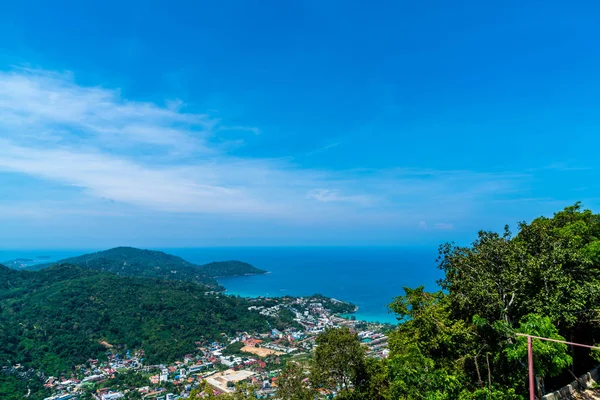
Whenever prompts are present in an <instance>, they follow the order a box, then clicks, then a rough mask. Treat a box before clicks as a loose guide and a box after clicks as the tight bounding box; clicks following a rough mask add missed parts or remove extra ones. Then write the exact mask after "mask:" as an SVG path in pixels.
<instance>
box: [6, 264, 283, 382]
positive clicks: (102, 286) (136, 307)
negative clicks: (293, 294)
mask: <svg viewBox="0 0 600 400" xmlns="http://www.w3.org/2000/svg"><path fill="white" fill-rule="evenodd" d="M252 304H254V305H255V304H256V301H254V302H253V303H252ZM249 305H250V303H249V300H246V299H242V298H238V297H232V296H223V295H218V294H217V295H215V294H207V292H206V287H204V286H201V285H197V284H194V283H189V282H180V281H161V280H156V279H150V278H136V277H122V276H117V275H113V274H108V273H103V272H98V271H92V270H86V269H83V268H80V267H77V266H72V265H67V264H63V265H57V266H53V267H50V268H46V269H43V270H41V271H37V272H29V271H15V270H11V269H9V268H6V267H0V366H1V365H12V364H16V363H21V364H24V365H26V366H30V367H34V368H36V369H40V370H42V371H44V372H46V373H49V374H55V373H58V372H59V371H66V370H69V369H70V368H72V367H73V366H74V365H76V364H78V363H81V362H84V361H86V360H87V359H89V358H96V357H98V356H99V355H101V354H102V353H103V352H104V351H105V350H106V348H105V347H104V346H103V345H102V344H101V343H100V342H101V341H106V342H108V343H110V344H112V345H114V346H116V347H117V348H121V349H137V348H143V349H144V350H145V353H146V357H147V361H148V362H159V361H168V360H171V359H173V358H175V357H180V356H181V355H183V354H185V353H187V352H191V351H193V350H194V347H195V346H194V342H195V341H198V340H202V339H215V338H219V337H221V336H220V335H221V333H226V334H233V333H235V332H236V331H240V330H245V331H266V330H268V329H269V326H268V325H267V321H269V323H270V324H271V326H273V327H279V328H284V327H285V326H287V323H284V322H282V321H280V320H278V319H277V318H272V317H265V316H262V315H260V314H258V313H253V312H251V311H248V306H249Z"/></svg>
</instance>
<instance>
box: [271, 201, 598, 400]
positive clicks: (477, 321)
mask: <svg viewBox="0 0 600 400" xmlns="http://www.w3.org/2000/svg"><path fill="white" fill-rule="evenodd" d="M439 267H440V268H441V269H442V270H443V271H444V275H445V276H444V278H443V279H442V280H441V281H440V285H441V287H442V291H439V292H435V293H429V292H426V291H425V290H424V288H423V287H420V288H413V289H411V288H405V289H404V291H405V294H404V295H403V296H400V297H398V298H396V299H395V300H394V302H393V303H392V304H391V305H390V308H391V310H392V311H393V312H395V313H396V314H397V316H398V321H399V324H398V327H397V328H396V330H395V331H394V332H393V333H391V334H390V337H389V346H390V355H389V358H388V359H387V360H384V361H376V360H370V359H368V358H366V357H365V355H364V351H363V350H362V348H361V346H360V345H359V344H358V340H357V339H356V338H355V337H354V338H353V337H352V333H351V332H348V331H346V330H332V331H328V332H326V333H325V334H324V335H322V336H320V337H319V339H318V344H319V346H318V347H317V350H316V353H315V357H314V362H313V364H312V365H311V367H310V380H309V381H308V382H309V383H310V384H309V383H307V382H305V381H304V380H300V379H297V378H296V379H293V382H294V385H296V386H298V387H302V388H303V390H309V389H310V388H311V387H315V388H321V389H326V390H327V391H329V392H334V391H335V392H336V393H337V397H336V398H340V399H364V400H372V399H404V400H417V399H428V400H429V399H431V400H453V399H459V400H484V399H485V400H515V399H523V398H525V395H526V394H527V387H526V384H527V378H526V377H527V348H526V339H525V338H524V337H521V336H518V335H517V333H524V334H531V335H536V336H542V337H548V338H553V339H558V340H564V338H569V341H574V342H579V343H585V344H594V343H597V342H599V341H600V340H599V339H600V329H599V321H600V318H598V317H599V315H598V311H597V308H596V305H597V304H598V302H599V300H600V215H598V214H593V213H592V212H591V211H588V210H585V211H582V210H581V208H580V205H579V204H576V205H574V206H572V207H568V208H566V209H565V210H563V211H561V212H559V213H557V214H555V215H554V217H553V218H546V217H540V218H537V219H535V220H534V221H532V222H531V223H530V224H527V223H521V224H520V225H519V232H518V234H517V235H515V236H513V235H512V234H511V233H510V231H509V230H508V228H506V229H505V231H504V233H503V234H501V235H500V234H497V233H493V232H480V233H479V236H478V238H477V240H476V241H475V242H474V243H473V244H472V246H469V247H459V246H453V245H451V244H446V245H443V246H441V248H440V258H439ZM533 353H534V360H535V375H536V377H535V378H536V379H535V381H536V390H537V395H538V396H539V397H541V395H542V394H543V393H545V392H547V391H549V390H553V389H556V388H558V387H560V386H562V385H564V384H565V383H567V382H569V381H571V380H572V379H573V378H572V374H577V375H579V374H582V373H583V372H585V371H587V370H589V369H591V368H592V367H593V366H595V361H594V360H593V358H592V357H591V356H590V354H589V351H582V350H578V349H574V350H573V349H570V348H568V347H567V346H565V345H563V344H560V343H551V342H544V341H540V340H538V339H533ZM285 393H291V392H290V391H289V390H286V391H285ZM316 393H317V392H315V393H313V395H314V396H315V397H314V398H317V397H318V396H319V395H317V394H316ZM282 395H283V394H282ZM282 395H280V398H281V399H285V400H295V399H298V400H300V399H302V400H304V399H305V398H313V397H310V396H311V395H308V397H294V395H287V396H285V397H281V396H282Z"/></svg>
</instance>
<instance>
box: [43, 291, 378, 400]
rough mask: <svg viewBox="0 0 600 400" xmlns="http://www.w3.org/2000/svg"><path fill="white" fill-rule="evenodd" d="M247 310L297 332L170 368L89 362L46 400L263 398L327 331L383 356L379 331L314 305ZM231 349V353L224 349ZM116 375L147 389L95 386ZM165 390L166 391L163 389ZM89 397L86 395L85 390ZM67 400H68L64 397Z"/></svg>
mask: <svg viewBox="0 0 600 400" xmlns="http://www.w3.org/2000/svg"><path fill="white" fill-rule="evenodd" d="M249 309H250V310H254V311H256V312H259V313H260V314H262V315H268V316H275V315H277V313H279V312H281V311H282V310H288V311H290V312H291V313H292V314H293V315H294V321H296V322H297V323H298V325H299V326H301V327H302V328H301V329H300V328H288V329H286V330H284V331H281V330H278V329H271V330H270V331H269V332H265V333H261V334H255V335H251V334H249V333H246V332H242V333H239V334H237V335H236V336H235V337H226V336H224V340H223V342H222V343H219V342H212V343H205V342H196V346H197V347H196V349H197V352H196V354H188V355H186V356H184V357H183V361H176V362H174V363H172V364H170V365H146V364H144V353H143V351H138V352H136V353H135V354H130V353H127V354H125V355H124V356H123V357H119V355H117V354H111V355H110V357H109V360H108V361H107V362H104V363H98V361H97V360H90V361H89V362H88V364H87V365H86V366H81V367H80V368H79V371H80V375H79V376H78V378H80V379H75V378H68V379H67V378H61V379H58V378H49V379H48V381H47V383H46V385H47V387H48V388H52V389H53V390H54V391H55V392H56V395H55V396H53V397H51V398H48V399H46V400H67V399H72V398H77V396H78V394H80V393H82V392H83V391H84V390H85V389H87V388H92V389H93V390H92V392H93V395H94V396H95V397H96V399H97V400H116V399H119V398H122V397H124V396H125V394H126V390H136V391H138V392H139V394H140V395H142V397H143V398H144V399H157V400H175V399H179V398H186V397H188V395H189V393H190V392H191V391H192V390H193V389H195V388H197V387H199V385H200V384H201V383H202V384H203V385H205V384H206V383H208V385H210V387H211V388H212V390H213V391H214V393H216V394H218V393H230V392H232V391H234V390H235V387H236V385H237V384H239V383H241V382H248V383H251V384H252V385H254V386H255V387H256V388H258V389H257V390H258V394H259V395H261V396H264V397H268V396H269V395H271V394H273V393H274V392H275V391H276V390H277V375H278V373H279V372H280V367H281V362H282V359H284V358H291V357H294V356H295V355H300V354H309V353H310V352H311V351H312V350H313V348H314V346H315V338H316V336H317V335H318V334H319V333H321V332H323V331H324V330H325V329H327V328H329V327H339V326H342V325H346V326H349V327H350V328H351V329H354V330H355V331H357V333H358V337H359V339H360V340H361V341H362V342H363V343H364V344H365V346H367V347H368V349H369V350H368V353H369V354H370V355H372V356H376V357H386V356H387V348H386V347H387V337H386V336H385V335H384V334H383V333H382V328H383V327H382V326H381V325H378V324H367V327H368V330H364V329H362V330H361V329H359V328H358V326H361V327H364V326H365V323H364V322H362V323H361V322H359V321H351V320H348V319H344V318H340V317H337V316H335V315H333V314H332V313H330V312H329V311H328V310H327V308H326V307H325V306H324V305H323V304H322V303H320V302H318V301H311V300H307V299H302V298H299V299H298V298H297V299H285V301H284V300H281V301H279V302H278V304H276V305H273V306H271V307H265V306H262V305H259V306H251V307H250V308H249ZM232 347H235V349H236V351H234V352H233V353H232V351H230V350H229V349H231V348H232ZM117 370H119V371H122V370H133V371H136V373H140V374H144V376H147V385H144V386H142V387H138V388H128V389H123V388H119V387H115V388H110V387H103V388H101V389H95V388H96V387H102V386H105V385H106V384H104V385H100V383H102V382H105V381H106V380H107V379H109V378H111V377H114V376H115V374H116V373H117ZM167 387H169V388H170V389H167ZM88 392H90V390H88ZM69 396H70V397H69Z"/></svg>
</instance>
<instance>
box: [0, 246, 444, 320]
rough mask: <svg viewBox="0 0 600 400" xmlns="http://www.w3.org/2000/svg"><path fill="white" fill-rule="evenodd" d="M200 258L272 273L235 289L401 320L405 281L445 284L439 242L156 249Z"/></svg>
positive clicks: (34, 255) (232, 289)
mask: <svg viewBox="0 0 600 400" xmlns="http://www.w3.org/2000/svg"><path fill="white" fill-rule="evenodd" d="M154 250H161V251H165V252H167V253H170V254H174V255H177V256H180V257H182V258H184V259H185V260H187V261H190V262H193V263H196V264H205V263H208V262H211V261H225V260H239V261H245V262H248V263H250V264H252V265H254V266H255V267H257V268H261V269H264V270H267V271H268V272H269V273H268V274H266V275H253V276H239V277H228V278H220V279H219V283H221V284H222V285H223V286H224V287H225V288H226V289H227V293H228V294H230V295H238V296H243V297H258V296H264V297H276V296H285V295H291V296H308V295H312V294H316V293H319V294H322V295H325V296H328V297H333V298H336V299H339V300H344V301H349V302H352V303H354V304H355V305H357V306H358V311H357V312H356V313H354V314H353V315H354V316H355V317H356V319H359V320H364V321H370V322H385V323H396V322H397V319H396V317H395V315H394V314H392V313H390V312H389V310H388V305H389V304H390V303H391V302H392V301H393V300H394V298H395V297H396V296H400V295H402V294H404V290H403V288H404V287H417V286H421V285H423V286H425V288H426V289H427V290H439V287H438V286H437V284H436V281H437V280H438V279H440V278H441V277H442V273H441V271H440V270H439V269H438V268H437V264H436V258H437V248H435V247H410V248H408V247H211V248H208V247H204V248H185V249H181V248H179V249H167V248H162V249H154ZM93 251H97V250H60V251H59V250H39V251H37V250H22V251H19V250H17V251H14V250H11V251H8V250H4V251H2V250H0V263H2V262H3V261H9V260H14V259H17V258H23V259H28V260H32V261H30V262H33V263H38V262H53V261H58V260H61V259H64V258H67V257H73V256H77V255H81V254H85V253H89V252H93Z"/></svg>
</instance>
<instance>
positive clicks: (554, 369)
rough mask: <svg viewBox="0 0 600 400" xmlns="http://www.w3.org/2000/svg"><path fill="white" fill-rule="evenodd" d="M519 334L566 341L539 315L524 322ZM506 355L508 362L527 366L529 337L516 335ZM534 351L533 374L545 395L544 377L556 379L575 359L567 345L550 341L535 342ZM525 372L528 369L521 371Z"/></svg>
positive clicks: (533, 315) (541, 392)
mask: <svg viewBox="0 0 600 400" xmlns="http://www.w3.org/2000/svg"><path fill="white" fill-rule="evenodd" d="M516 331H517V332H519V333H523V334H527V335H534V336H540V337H544V338H549V339H555V340H565V338H564V337H562V336H560V335H559V334H558V329H556V327H555V326H554V325H553V324H552V321H551V320H550V318H548V317H542V316H541V315H537V314H528V315H526V316H525V317H523V319H522V320H521V323H520V326H519V328H518V329H516ZM505 351H506V354H507V356H508V359H509V360H514V361H518V362H520V364H521V365H522V366H526V362H527V338H526V337H524V336H517V338H516V340H515V342H514V343H513V344H511V345H509V346H508V347H507V348H506V350H505ZM532 351H533V358H534V363H533V365H534V371H535V375H536V382H537V387H538V392H539V394H540V396H541V395H542V394H545V391H544V378H546V377H548V376H550V377H552V376H556V375H558V374H560V373H561V372H562V371H563V370H564V369H565V368H566V367H568V366H569V365H570V364H571V363H572V362H573V359H572V358H571V356H570V355H569V354H568V353H567V351H568V347H567V345H566V344H564V343H556V342H550V341H545V340H540V339H535V338H534V339H532ZM522 369H523V373H525V372H526V368H522Z"/></svg>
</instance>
